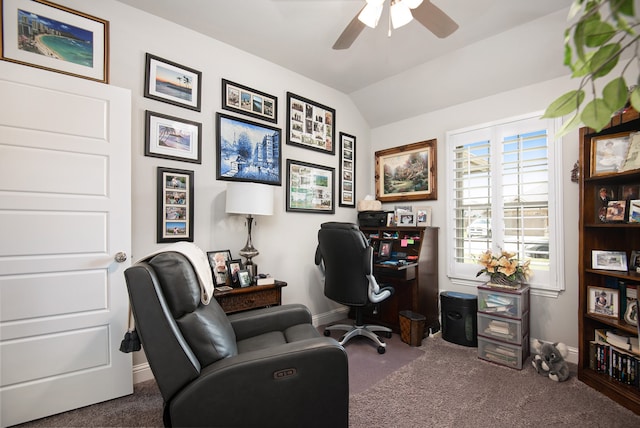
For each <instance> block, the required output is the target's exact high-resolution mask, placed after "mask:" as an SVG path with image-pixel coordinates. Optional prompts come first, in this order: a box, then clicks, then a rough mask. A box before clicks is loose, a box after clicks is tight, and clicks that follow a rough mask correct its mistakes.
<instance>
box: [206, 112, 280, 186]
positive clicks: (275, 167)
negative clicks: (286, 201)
mask: <svg viewBox="0 0 640 428" xmlns="http://www.w3.org/2000/svg"><path fill="white" fill-rule="evenodd" d="M281 138H282V131H281V130H280V128H276V127H273V126H270V125H264V124H261V123H257V122H253V121H250V120H246V119H241V118H239V117H235V116H230V115H227V114H224V113H216V178H217V179H218V180H227V181H245V182H253V183H264V184H271V185H274V186H281V185H282V173H281V171H282V166H281V165H282V147H281Z"/></svg>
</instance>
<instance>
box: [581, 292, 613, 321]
mask: <svg viewBox="0 0 640 428" xmlns="http://www.w3.org/2000/svg"><path fill="white" fill-rule="evenodd" d="M587 293H588V294H589V298H588V300H589V310H588V312H589V313H590V314H595V315H601V316H605V317H611V318H618V317H619V315H620V301H619V299H620V295H619V293H618V290H614V289H613V288H604V287H593V286H589V287H587Z"/></svg>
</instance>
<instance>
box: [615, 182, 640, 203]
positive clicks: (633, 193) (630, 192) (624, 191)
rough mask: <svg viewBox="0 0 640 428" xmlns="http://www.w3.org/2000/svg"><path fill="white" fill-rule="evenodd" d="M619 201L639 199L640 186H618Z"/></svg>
mask: <svg viewBox="0 0 640 428" xmlns="http://www.w3.org/2000/svg"><path fill="white" fill-rule="evenodd" d="M619 195H620V196H619V199H624V200H625V201H630V200H632V199H638V198H640V184H623V185H621V186H620V192H619Z"/></svg>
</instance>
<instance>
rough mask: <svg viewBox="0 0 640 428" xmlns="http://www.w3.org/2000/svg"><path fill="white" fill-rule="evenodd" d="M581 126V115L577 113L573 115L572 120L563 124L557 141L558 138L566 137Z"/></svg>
mask: <svg viewBox="0 0 640 428" xmlns="http://www.w3.org/2000/svg"><path fill="white" fill-rule="evenodd" d="M580 125H582V122H581V121H580V115H579V114H578V113H576V114H574V115H573V117H572V118H571V119H569V120H568V121H566V122H564V123H563V124H562V126H561V127H560V129H559V130H558V132H556V135H555V138H556V139H557V138H561V137H564V136H565V135H567V134H568V133H569V132H571V131H573V130H574V129H577V128H578V127H579V126H580Z"/></svg>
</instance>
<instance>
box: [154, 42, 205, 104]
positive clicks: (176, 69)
mask: <svg viewBox="0 0 640 428" xmlns="http://www.w3.org/2000/svg"><path fill="white" fill-rule="evenodd" d="M145 58H146V61H145V76H144V96H145V97H146V98H151V99H153V100H156V101H162V102H165V103H169V104H173V105H176V106H180V107H184V108H188V109H191V110H195V111H200V109H201V104H202V100H201V92H202V72H200V71H198V70H194V69H193V68H190V67H185V66H184V65H180V64H178V63H175V62H173V61H169V60H166V59H164V58H160V57H158V56H155V55H152V54H150V53H147V54H146V56H145Z"/></svg>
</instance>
